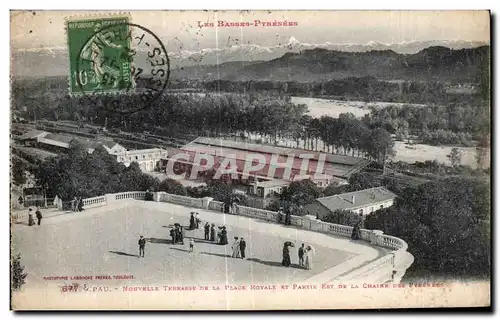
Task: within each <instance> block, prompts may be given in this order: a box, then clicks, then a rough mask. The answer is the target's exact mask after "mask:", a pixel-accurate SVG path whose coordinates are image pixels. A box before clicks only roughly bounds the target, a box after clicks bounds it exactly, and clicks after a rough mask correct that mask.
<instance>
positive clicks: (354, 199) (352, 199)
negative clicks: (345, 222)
mask: <svg viewBox="0 0 500 320" xmlns="http://www.w3.org/2000/svg"><path fill="white" fill-rule="evenodd" d="M355 201H356V197H355V196H352V198H351V202H352V204H354V202H355Z"/></svg>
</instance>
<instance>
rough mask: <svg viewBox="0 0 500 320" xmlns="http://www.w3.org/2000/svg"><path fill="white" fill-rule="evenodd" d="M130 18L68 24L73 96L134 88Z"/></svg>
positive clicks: (111, 18) (122, 17)
mask: <svg viewBox="0 0 500 320" xmlns="http://www.w3.org/2000/svg"><path fill="white" fill-rule="evenodd" d="M129 27H130V25H129V18H128V17H124V16H116V17H104V18H93V19H84V20H69V21H68V22H67V34H68V51H69V71H70V93H72V94H79V93H81V94H92V93H108V92H123V91H127V90H128V89H130V88H131V87H132V86H133V80H132V75H131V72H132V68H131V63H132V61H131V57H132V55H131V54H130V52H131V48H130V47H131V45H130V43H131V36H130V32H129Z"/></svg>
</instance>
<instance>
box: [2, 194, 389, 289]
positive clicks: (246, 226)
mask: <svg viewBox="0 0 500 320" xmlns="http://www.w3.org/2000/svg"><path fill="white" fill-rule="evenodd" d="M191 211H197V212H199V214H200V218H201V220H202V221H203V224H204V222H206V221H208V222H210V223H215V224H216V225H217V226H220V225H225V226H227V229H228V238H229V241H230V243H231V240H232V238H233V237H234V236H238V237H244V238H245V240H246V242H247V254H246V255H247V259H246V260H241V259H233V258H230V257H229V256H230V254H231V252H230V251H231V248H230V244H229V245H227V246H220V245H217V244H213V243H209V242H206V241H205V240H203V238H204V236H203V229H202V226H200V229H198V230H194V231H186V237H187V238H190V237H193V238H195V241H196V249H195V253H191V254H190V253H189V252H188V250H187V249H188V247H187V241H186V245H172V244H171V242H170V236H169V230H170V226H171V225H173V224H174V223H176V222H178V223H181V224H182V225H184V226H187V225H188V224H189V212H191ZM47 213H49V212H47ZM48 215H49V216H50V214H48ZM23 219H24V218H21V220H20V222H21V223H17V224H13V227H12V252H13V253H16V252H20V253H22V262H23V264H24V265H25V266H26V271H27V273H28V277H27V284H26V286H27V287H28V288H32V287H36V288H39V289H40V288H44V287H46V286H47V285H49V283H50V281H45V280H43V279H42V277H47V276H64V275H67V276H85V275H94V276H95V275H118V274H131V275H134V277H135V280H134V281H130V280H113V281H111V282H110V280H102V281H101V282H102V284H103V285H104V284H106V285H117V286H118V285H121V284H124V285H125V284H126V285H131V284H132V283H136V284H155V285H160V284H169V285H172V284H179V285H181V284H182V285H198V284H204V285H209V284H219V285H220V284H232V285H233V284H251V283H255V284H272V283H300V282H305V283H325V282H330V281H332V280H334V279H335V278H338V277H341V276H343V275H347V274H352V273H353V271H356V270H362V269H363V268H365V267H366V266H367V265H369V264H370V263H372V262H373V261H374V260H377V259H379V258H380V257H383V256H386V255H387V253H388V251H389V250H388V249H384V248H381V247H379V246H372V245H371V244H370V243H369V242H367V241H363V240H359V241H352V240H350V239H349V238H346V237H340V236H334V235H329V234H324V233H318V232H316V231H310V230H303V229H301V228H298V227H295V226H284V225H280V224H276V223H272V222H271V223H270V222H266V221H264V220H260V219H255V218H249V217H244V216H236V215H229V214H222V213H220V212H216V211H212V210H205V209H193V208H191V207H187V206H182V205H177V204H172V203H164V202H146V201H142V200H133V199H124V200H120V201H114V202H112V203H108V204H107V205H105V206H101V207H97V208H90V209H87V210H86V211H84V212H80V213H73V212H67V213H63V214H57V213H56V212H54V211H53V212H52V216H51V217H46V218H44V219H43V220H42V225H41V226H32V227H29V226H27V224H25V223H24V221H23ZM140 235H143V236H144V237H145V238H147V240H148V243H147V245H146V257H145V258H138V257H137V254H138V252H137V251H138V247H137V241H138V238H139V236H140ZM284 241H292V242H294V243H295V245H296V248H292V251H291V258H292V267H290V268H285V267H282V266H281V258H282V252H281V251H282V245H283V242H284ZM302 242H304V243H305V244H306V245H312V246H313V247H314V248H315V250H316V254H315V256H314V264H313V269H312V270H304V269H301V268H298V266H297V264H298V257H297V251H296V250H297V249H298V248H297V246H298V245H300V244H301V243H302ZM377 261H378V260H377ZM92 283H93V284H99V283H100V281H99V280H98V281H93V282H92Z"/></svg>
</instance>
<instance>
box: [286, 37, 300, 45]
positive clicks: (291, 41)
mask: <svg viewBox="0 0 500 320" xmlns="http://www.w3.org/2000/svg"><path fill="white" fill-rule="evenodd" d="M287 45H300V41H299V40H297V38H295V37H294V36H291V37H290V39H288V43H287Z"/></svg>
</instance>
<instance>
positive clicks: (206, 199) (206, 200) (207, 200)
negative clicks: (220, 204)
mask: <svg viewBox="0 0 500 320" xmlns="http://www.w3.org/2000/svg"><path fill="white" fill-rule="evenodd" d="M213 200H214V198H211V197H204V198H202V199H201V206H202V208H203V209H208V206H209V205H210V202H212V201H213Z"/></svg>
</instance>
